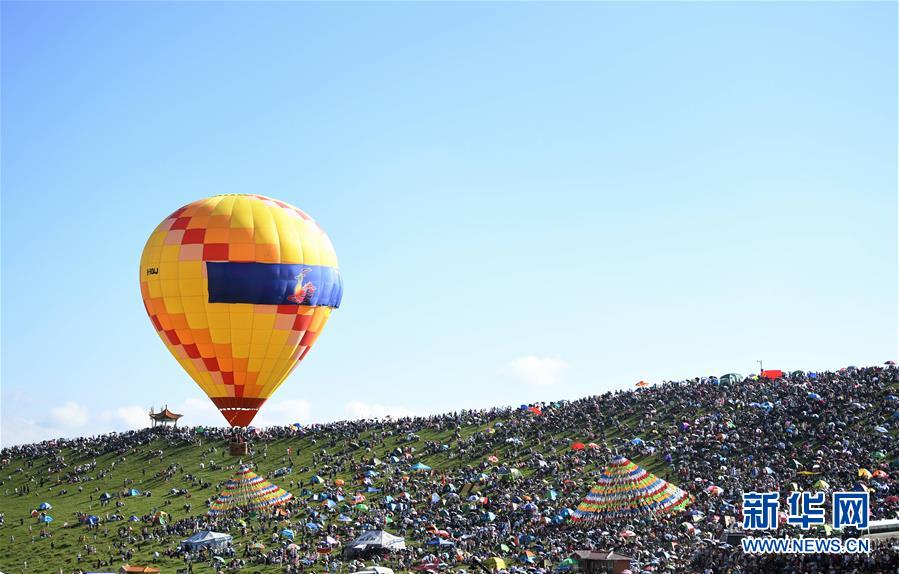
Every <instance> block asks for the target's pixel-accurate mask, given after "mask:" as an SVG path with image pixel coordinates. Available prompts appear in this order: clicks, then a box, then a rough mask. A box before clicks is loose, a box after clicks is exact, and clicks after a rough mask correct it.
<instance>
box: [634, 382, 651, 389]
mask: <svg viewBox="0 0 899 574" xmlns="http://www.w3.org/2000/svg"><path fill="white" fill-rule="evenodd" d="M636 386H638V387H640V388H643V387H648V386H649V383H647V382H646V381H640V382H638V383H637V385H636Z"/></svg>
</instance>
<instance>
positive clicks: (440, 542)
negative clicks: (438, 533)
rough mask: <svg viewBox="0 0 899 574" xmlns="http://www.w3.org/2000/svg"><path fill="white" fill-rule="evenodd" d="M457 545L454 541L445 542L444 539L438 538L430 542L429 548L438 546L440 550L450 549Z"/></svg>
mask: <svg viewBox="0 0 899 574" xmlns="http://www.w3.org/2000/svg"><path fill="white" fill-rule="evenodd" d="M455 545H456V543H455V542H453V541H452V540H445V539H443V538H440V537H437V538H432V539H430V540H428V546H437V547H438V548H450V547H453V546H455Z"/></svg>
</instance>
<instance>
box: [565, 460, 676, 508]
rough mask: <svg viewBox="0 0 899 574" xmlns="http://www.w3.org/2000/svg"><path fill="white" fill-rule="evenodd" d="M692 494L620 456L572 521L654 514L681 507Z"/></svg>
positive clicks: (586, 498)
mask: <svg viewBox="0 0 899 574" xmlns="http://www.w3.org/2000/svg"><path fill="white" fill-rule="evenodd" d="M692 502H693V497H692V496H690V495H689V494H687V493H686V492H684V491H683V490H681V489H680V488H678V487H677V486H675V485H673V484H671V483H669V482H666V481H664V480H662V479H660V478H658V477H657V476H655V475H654V474H652V473H650V472H647V471H646V470H645V469H644V468H642V467H640V466H638V465H636V464H634V463H633V462H631V461H630V460H628V459H626V458H625V457H623V456H621V457H618V458H616V459H615V460H613V461H612V463H611V464H609V466H608V467H606V468H605V470H603V471H602V474H601V475H600V477H599V480H598V481H597V482H596V485H595V486H594V487H593V489H592V490H591V491H590V493H589V494H588V495H587V496H586V497H585V498H584V500H583V501H582V502H581V503H580V505H578V507H577V510H575V512H574V517H573V518H574V519H575V520H594V519H598V518H609V517H621V516H637V515H658V514H664V513H666V512H672V511H676V510H682V509H683V508H685V507H686V506H688V505H689V504H691V503H692Z"/></svg>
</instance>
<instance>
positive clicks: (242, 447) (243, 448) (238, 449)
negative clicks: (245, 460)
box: [228, 441, 250, 456]
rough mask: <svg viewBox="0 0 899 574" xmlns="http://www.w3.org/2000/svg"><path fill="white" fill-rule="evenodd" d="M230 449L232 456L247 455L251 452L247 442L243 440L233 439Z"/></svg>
mask: <svg viewBox="0 0 899 574" xmlns="http://www.w3.org/2000/svg"><path fill="white" fill-rule="evenodd" d="M228 450H229V452H230V453H231V456H247V454H249V452H250V450H249V446H248V445H247V443H246V442H242V441H231V444H230V445H229V446H228Z"/></svg>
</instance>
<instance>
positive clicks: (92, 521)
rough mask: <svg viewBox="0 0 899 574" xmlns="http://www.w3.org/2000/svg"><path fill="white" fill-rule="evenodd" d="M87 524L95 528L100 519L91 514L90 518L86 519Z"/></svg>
mask: <svg viewBox="0 0 899 574" xmlns="http://www.w3.org/2000/svg"><path fill="white" fill-rule="evenodd" d="M87 523H88V524H90V525H91V526H96V525H97V524H99V523H100V518H99V517H98V516H94V515H93V514H91V515H90V516H88V517H87Z"/></svg>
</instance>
